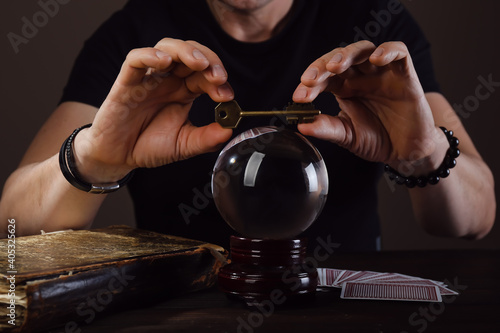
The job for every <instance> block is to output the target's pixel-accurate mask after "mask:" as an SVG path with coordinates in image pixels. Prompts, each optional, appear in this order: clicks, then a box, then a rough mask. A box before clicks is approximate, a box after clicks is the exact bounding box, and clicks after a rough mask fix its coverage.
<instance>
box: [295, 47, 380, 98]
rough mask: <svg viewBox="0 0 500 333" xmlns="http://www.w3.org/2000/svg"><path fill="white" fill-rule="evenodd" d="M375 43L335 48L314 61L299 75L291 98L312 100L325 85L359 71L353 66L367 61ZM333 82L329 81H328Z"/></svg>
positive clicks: (330, 84) (337, 81) (349, 76)
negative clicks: (299, 82)
mask: <svg viewBox="0 0 500 333" xmlns="http://www.w3.org/2000/svg"><path fill="white" fill-rule="evenodd" d="M374 49H375V45H374V44H373V43H371V42H369V41H361V42H358V43H355V44H351V45H348V46H346V47H345V48H337V49H335V50H333V51H332V52H329V53H327V54H325V55H324V56H322V57H320V58H319V59H317V60H316V61H314V62H313V63H312V64H311V65H310V66H309V67H308V68H307V70H306V71H305V72H304V74H303V75H302V77H301V85H299V86H298V87H297V89H296V91H295V92H294V95H293V99H294V101H296V102H299V103H307V102H311V101H313V100H314V99H315V98H316V97H317V96H318V95H319V93H321V92H322V91H325V89H326V88H327V87H329V86H330V87H331V86H334V87H336V86H339V83H340V82H341V80H339V79H337V78H336V77H340V78H341V79H348V78H351V77H353V76H355V75H358V74H359V72H358V71H357V70H356V69H354V68H353V66H355V65H358V64H362V63H364V62H367V61H368V59H369V57H370V55H371V54H372V52H373V50H374ZM332 80H333V81H335V82H333V83H332V82H329V81H332Z"/></svg>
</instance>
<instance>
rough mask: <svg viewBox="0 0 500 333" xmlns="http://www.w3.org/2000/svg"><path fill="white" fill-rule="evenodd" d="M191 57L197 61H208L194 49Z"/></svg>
mask: <svg viewBox="0 0 500 333" xmlns="http://www.w3.org/2000/svg"><path fill="white" fill-rule="evenodd" d="M193 57H194V58H195V59H198V60H208V59H207V57H205V55H204V54H203V53H201V52H200V51H199V50H196V49H195V50H194V51H193Z"/></svg>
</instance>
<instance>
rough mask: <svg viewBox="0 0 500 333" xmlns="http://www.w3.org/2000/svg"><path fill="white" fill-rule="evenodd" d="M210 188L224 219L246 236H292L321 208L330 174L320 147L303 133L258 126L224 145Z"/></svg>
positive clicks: (264, 237) (282, 237) (275, 237)
mask: <svg viewBox="0 0 500 333" xmlns="http://www.w3.org/2000/svg"><path fill="white" fill-rule="evenodd" d="M212 192H213V196H214V200H215V204H216V206H217V208H218V210H219V212H220V214H221V215H222V217H223V218H224V220H225V221H226V222H227V224H229V225H230V226H231V227H232V228H233V229H234V230H236V231H237V232H239V233H240V234H241V235H242V236H245V237H252V238H261V239H285V238H292V237H295V236H297V235H299V234H300V233H301V232H303V231H304V230H306V229H307V228H308V227H309V226H310V225H311V224H312V223H313V222H314V221H315V220H316V218H317V217H318V215H319V214H320V213H321V210H322V209H323V206H324V204H325V201H326V197H327V194H328V173H327V170H326V166H325V163H324V161H323V158H322V157H321V155H320V153H319V152H318V150H317V149H316V148H315V147H314V146H313V145H312V144H311V143H310V142H309V141H308V140H307V139H306V138H305V137H303V136H302V135H301V134H299V133H297V132H294V131H291V130H287V129H278V128H275V127H258V128H254V129H251V130H248V131H246V132H244V133H242V134H240V135H239V136H237V137H236V138H234V139H233V140H232V141H231V142H229V143H228V144H227V146H226V147H225V148H224V149H223V150H222V152H221V153H220V155H219V158H218V159H217V161H216V163H215V166H214V170H213V174H212Z"/></svg>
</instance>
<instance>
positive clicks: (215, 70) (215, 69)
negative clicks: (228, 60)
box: [212, 65, 227, 77]
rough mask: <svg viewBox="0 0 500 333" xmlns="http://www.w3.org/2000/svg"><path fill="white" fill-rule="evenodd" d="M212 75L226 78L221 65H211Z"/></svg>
mask: <svg viewBox="0 0 500 333" xmlns="http://www.w3.org/2000/svg"><path fill="white" fill-rule="evenodd" d="M212 75H213V76H214V77H226V76H227V74H226V71H225V70H224V68H222V66H221V65H213V66H212Z"/></svg>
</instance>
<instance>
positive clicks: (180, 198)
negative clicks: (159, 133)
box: [61, 0, 439, 251]
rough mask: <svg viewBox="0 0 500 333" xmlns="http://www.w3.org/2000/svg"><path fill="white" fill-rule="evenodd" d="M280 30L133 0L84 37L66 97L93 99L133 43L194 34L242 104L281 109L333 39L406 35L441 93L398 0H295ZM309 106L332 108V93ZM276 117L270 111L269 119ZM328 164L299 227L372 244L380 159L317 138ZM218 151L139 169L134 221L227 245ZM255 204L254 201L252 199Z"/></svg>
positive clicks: (348, 245)
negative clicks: (318, 208) (217, 188)
mask: <svg viewBox="0 0 500 333" xmlns="http://www.w3.org/2000/svg"><path fill="white" fill-rule="evenodd" d="M290 15H291V17H290V19H289V21H288V22H287V24H286V26H285V27H284V28H283V30H282V31H281V32H280V33H278V34H277V35H276V36H274V37H273V38H271V39H270V40H268V41H265V42H261V43H244V42H240V41H237V40H234V39H233V38H231V37H230V36H229V35H227V34H226V33H225V32H224V31H223V30H222V29H221V28H220V27H219V25H218V24H217V23H216V20H215V18H214V17H213V16H212V14H211V12H210V10H209V8H208V5H207V4H206V1H204V0H183V1H177V0H175V1H174V0H131V1H129V2H128V3H127V5H126V6H125V7H124V9H123V10H121V11H119V12H117V13H116V14H114V15H113V16H112V17H111V18H110V19H109V20H108V21H107V22H105V23H104V24H103V25H102V26H101V27H100V28H99V29H98V31H97V32H96V33H95V34H94V35H93V36H92V37H91V38H90V39H89V40H87V41H86V43H85V46H84V48H83V50H82V52H81V54H80V55H79V57H78V59H77V61H76V63H75V66H74V69H73V71H72V73H71V76H70V79H69V82H68V84H67V86H66V88H65V90H64V95H63V97H62V100H61V101H62V102H63V101H78V102H83V103H87V104H90V105H93V106H96V107H99V106H100V105H101V103H102V102H103V101H104V99H105V98H106V96H107V94H108V92H109V90H110V88H111V86H112V84H113V82H114V80H115V78H116V76H117V75H118V72H119V70H120V67H121V65H122V63H123V61H124V59H125V57H126V55H127V53H128V52H129V51H130V50H131V49H133V48H140V47H152V46H154V45H155V44H156V43H157V42H158V41H160V40H161V39H162V38H164V37H171V38H179V39H183V40H195V41H198V42H199V43H201V44H203V45H205V46H207V47H209V48H210V49H212V50H213V51H214V52H215V53H216V54H217V55H218V56H219V57H220V58H221V60H222V62H223V64H224V66H225V68H226V70H227V72H228V74H229V83H230V84H231V86H232V87H233V89H234V91H235V99H236V100H237V101H238V102H239V104H240V105H241V106H242V108H243V109H247V110H272V109H282V108H283V107H285V106H286V105H287V104H288V103H289V102H291V98H292V94H293V91H294V90H295V88H296V87H297V85H298V84H299V82H300V77H301V75H302V73H303V72H304V70H305V69H306V68H307V67H308V66H309V65H310V64H311V63H312V62H313V61H314V60H316V59H317V58H319V57H320V56H322V55H324V54H325V53H328V52H330V51H331V50H333V49H334V48H336V47H338V46H345V45H346V44H350V43H352V42H355V41H358V40H360V39H370V40H372V41H373V42H374V43H375V44H376V45H378V44H381V43H382V42H385V41H403V42H405V43H406V45H407V46H408V48H409V50H410V52H411V55H412V59H413V62H414V65H415V68H416V70H417V73H418V75H419V78H420V81H421V83H422V86H423V88H424V90H425V91H426V92H427V91H437V90H438V89H439V88H438V85H437V83H436V81H435V78H434V73H433V68H432V63H431V57H430V51H429V44H428V42H427V41H426V39H425V38H424V36H423V34H422V32H421V31H420V29H419V28H418V26H417V24H416V23H415V22H414V20H413V19H412V17H411V16H410V15H409V13H408V12H407V11H406V10H405V9H404V8H403V7H402V5H401V4H400V3H399V2H398V1H396V0H379V1H375V0H357V1H351V0H341V1H340V0H335V1H332V0H307V1H305V0H296V1H295V4H294V6H293V8H292V12H291V14H290ZM314 104H315V105H316V107H317V108H318V109H320V110H321V111H322V113H326V114H330V115H336V114H338V112H339V107H338V104H337V102H336V100H335V98H334V97H333V96H332V95H331V94H326V93H324V94H321V95H320V96H319V97H318V98H317V99H316V100H315V101H314ZM215 106H216V103H215V102H213V101H212V100H211V99H210V98H209V97H208V96H207V95H202V96H201V97H200V98H198V99H197V100H195V102H194V104H193V107H192V109H191V111H190V114H189V117H190V120H191V121H192V123H193V124H195V125H197V126H202V125H206V124H208V123H211V122H213V121H214V111H213V110H214V107H215ZM269 121H270V120H269V119H267V120H265V119H264V120H263V119H255V120H252V121H249V120H244V121H243V122H242V123H241V124H240V126H239V127H238V129H237V130H235V131H234V134H235V135H236V134H238V133H240V132H242V131H244V130H246V129H249V128H252V127H255V126H261V125H267V124H269ZM271 121H273V124H277V123H276V122H275V121H276V119H272V120H271ZM311 141H312V143H313V144H314V145H315V146H316V147H317V148H318V149H319V151H320V152H321V154H322V155H323V158H324V160H325V163H326V165H327V168H328V172H329V177H330V188H329V194H328V200H327V202H326V205H325V207H324V209H323V212H322V214H321V216H320V217H319V218H318V220H317V221H316V222H315V223H314V224H313V225H312V226H311V227H310V228H309V229H308V230H307V231H306V232H305V233H304V235H303V236H307V237H308V238H309V242H310V246H315V244H316V239H317V238H318V237H321V238H322V239H323V240H327V239H328V240H330V241H332V242H336V243H339V244H340V247H339V249H338V250H339V251H341V250H343V251H365V250H375V249H376V248H377V241H378V238H379V234H380V230H379V223H378V222H379V221H378V215H377V182H378V180H379V179H380V175H381V165H380V164H378V163H372V162H367V161H364V160H362V159H360V158H358V157H356V156H354V155H353V154H351V153H350V152H349V151H347V150H345V149H343V148H340V147H338V146H336V145H333V144H331V143H328V142H323V141H320V140H316V139H311ZM217 156H218V153H211V154H204V155H200V156H197V157H194V158H191V159H189V160H186V161H181V162H177V163H173V164H169V165H166V166H163V167H159V168H155V169H139V170H137V172H136V174H135V176H134V178H133V180H132V181H131V182H130V183H129V191H130V193H131V196H132V199H133V202H134V206H135V207H134V208H135V214H136V221H137V225H138V227H140V228H145V229H150V230H155V231H158V232H163V233H169V234H174V235H179V236H185V237H190V238H195V239H201V240H205V241H209V242H214V243H218V244H220V245H223V246H226V247H227V246H228V239H229V235H231V234H235V232H234V231H232V230H231V229H230V228H229V227H228V226H227V225H226V223H225V222H224V221H223V220H222V218H221V217H220V214H219V213H218V211H217V209H216V207H215V205H214V202H213V199H212V198H211V192H210V179H211V175H210V174H211V170H212V167H213V166H214V163H215V160H216V159H217ZM256 209H258V207H256Z"/></svg>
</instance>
